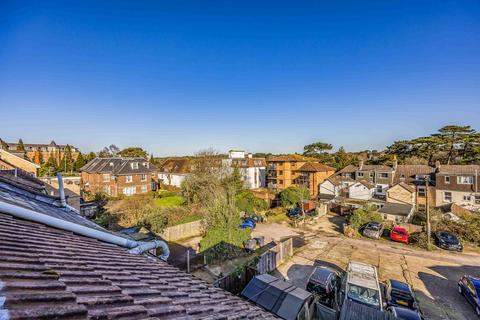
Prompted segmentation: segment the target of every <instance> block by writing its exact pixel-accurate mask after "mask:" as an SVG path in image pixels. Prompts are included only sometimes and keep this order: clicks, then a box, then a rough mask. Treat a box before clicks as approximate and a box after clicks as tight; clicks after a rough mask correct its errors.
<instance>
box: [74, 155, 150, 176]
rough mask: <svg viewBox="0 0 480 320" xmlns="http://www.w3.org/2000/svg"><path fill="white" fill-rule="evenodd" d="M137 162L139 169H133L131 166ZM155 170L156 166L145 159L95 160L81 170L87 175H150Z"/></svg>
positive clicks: (117, 158)
mask: <svg viewBox="0 0 480 320" xmlns="http://www.w3.org/2000/svg"><path fill="white" fill-rule="evenodd" d="M134 162H137V163H138V169H133V168H132V166H131V164H132V163H134ZM154 170H155V166H153V165H152V164H150V163H149V162H148V161H147V160H146V159H144V158H128V157H112V158H95V159H93V160H91V161H90V162H89V163H87V164H86V165H84V166H83V167H81V168H80V171H82V172H87V173H111V174H114V175H127V174H148V173H151V172H152V171H154Z"/></svg>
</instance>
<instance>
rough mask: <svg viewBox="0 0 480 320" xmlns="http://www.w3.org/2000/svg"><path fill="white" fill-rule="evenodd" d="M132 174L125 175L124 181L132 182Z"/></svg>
mask: <svg viewBox="0 0 480 320" xmlns="http://www.w3.org/2000/svg"><path fill="white" fill-rule="evenodd" d="M132 181H133V179H132V176H125V182H132Z"/></svg>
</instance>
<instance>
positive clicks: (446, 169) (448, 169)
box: [438, 164, 480, 176]
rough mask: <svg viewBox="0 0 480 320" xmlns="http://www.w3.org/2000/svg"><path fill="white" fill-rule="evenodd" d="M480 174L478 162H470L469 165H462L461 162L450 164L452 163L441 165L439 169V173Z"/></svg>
mask: <svg viewBox="0 0 480 320" xmlns="http://www.w3.org/2000/svg"><path fill="white" fill-rule="evenodd" d="M475 172H476V174H477V175H479V176H480V165H476V164H468V165H461V164H450V165H443V164H442V165H440V168H439V169H438V173H439V174H471V175H475Z"/></svg>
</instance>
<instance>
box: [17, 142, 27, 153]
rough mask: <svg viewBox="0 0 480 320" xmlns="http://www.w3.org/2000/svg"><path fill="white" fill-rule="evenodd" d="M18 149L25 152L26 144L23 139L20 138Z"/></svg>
mask: <svg viewBox="0 0 480 320" xmlns="http://www.w3.org/2000/svg"><path fill="white" fill-rule="evenodd" d="M17 151H23V152H25V145H24V144H23V141H22V139H18V143H17Z"/></svg>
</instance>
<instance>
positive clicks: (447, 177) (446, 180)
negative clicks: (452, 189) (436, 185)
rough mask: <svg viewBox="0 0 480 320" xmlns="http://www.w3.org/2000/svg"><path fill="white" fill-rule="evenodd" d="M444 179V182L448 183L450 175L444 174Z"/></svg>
mask: <svg viewBox="0 0 480 320" xmlns="http://www.w3.org/2000/svg"><path fill="white" fill-rule="evenodd" d="M444 180H445V183H448V184H450V176H445V177H444Z"/></svg>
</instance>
